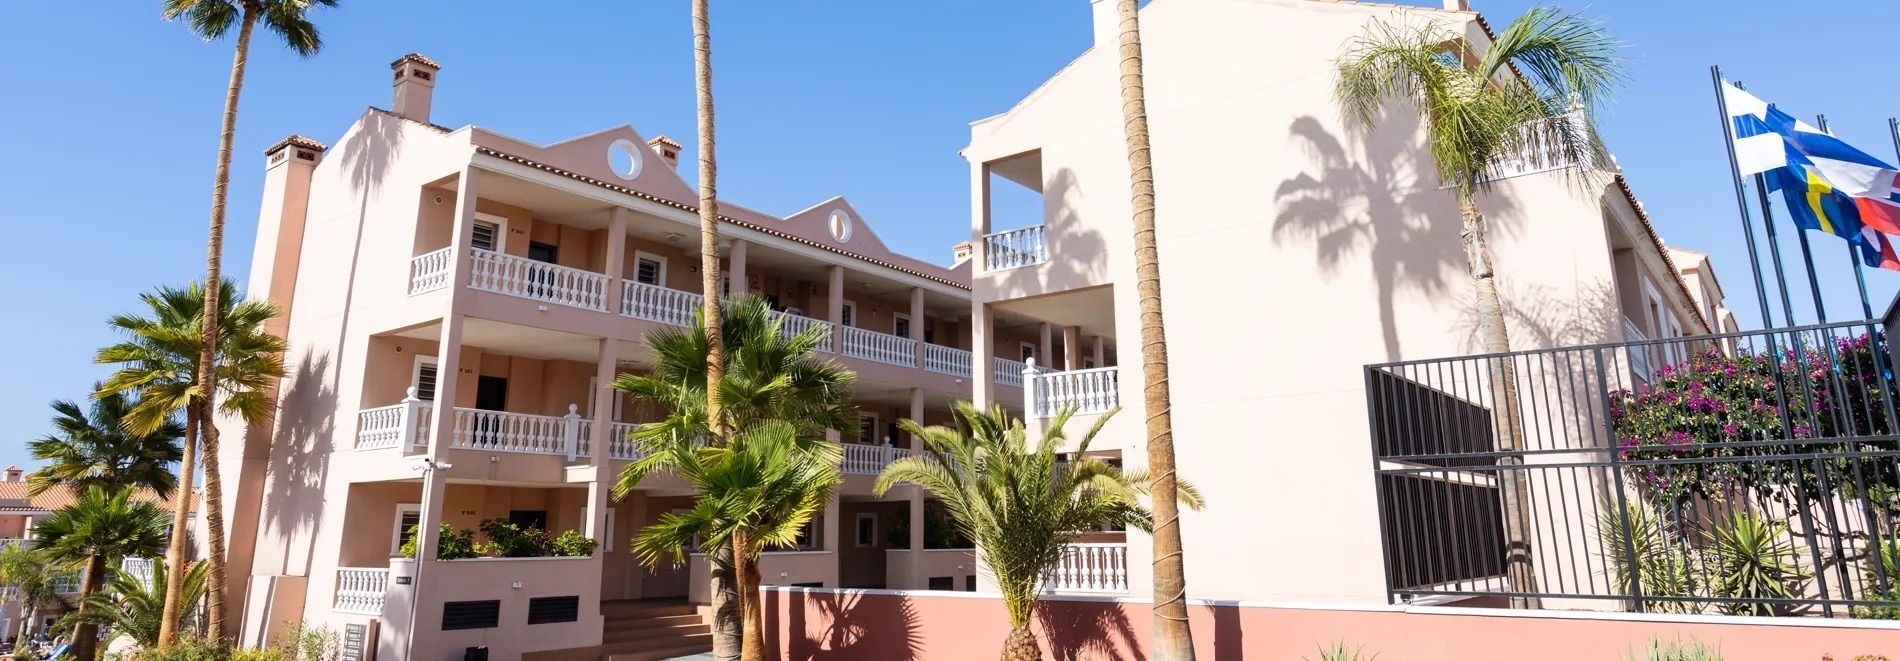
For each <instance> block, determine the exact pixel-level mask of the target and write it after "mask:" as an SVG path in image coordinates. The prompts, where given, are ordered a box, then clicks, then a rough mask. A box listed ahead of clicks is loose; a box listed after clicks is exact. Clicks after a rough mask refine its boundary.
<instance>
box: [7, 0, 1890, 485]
mask: <svg viewBox="0 0 1900 661" xmlns="http://www.w3.org/2000/svg"><path fill="white" fill-rule="evenodd" d="M1158 1H1161V2H1193V1H1195V0H1158ZM343 4H344V6H343V7H341V8H338V9H335V10H328V11H324V12H320V13H318V14H317V15H316V19H317V20H318V21H319V22H320V23H321V25H322V26H323V29H324V35H325V38H326V41H327V42H328V46H327V48H326V49H325V51H324V53H323V54H322V55H320V56H318V57H317V58H315V59H312V60H299V59H297V58H296V57H294V56H293V55H290V54H289V53H287V52H286V51H285V50H284V49H283V48H281V46H279V45H278V44H276V43H274V42H273V41H271V38H270V37H268V36H265V35H262V34H260V35H259V38H258V40H257V43H256V45H255V46H254V48H253V51H254V52H253V54H252V57H251V65H250V77H249V81H248V84H247V86H246V87H245V93H244V103H243V107H242V115H241V118H240V122H239V127H238V135H237V149H236V158H235V163H234V173H233V176H232V181H231V184H232V197H231V209H232V213H231V219H230V227H229V232H228V233H227V235H226V241H227V244H226V254H227V256H228V259H227V261H226V269H227V272H228V273H231V274H233V275H235V276H237V277H240V278H241V277H243V276H244V275H245V274H247V273H248V272H249V261H250V251H251V244H252V240H253V235H254V229H255V228H254V225H255V219H256V213H257V209H258V204H259V201H258V192H259V182H260V179H261V177H262V174H263V167H262V166H263V158H262V155H261V151H262V149H263V148H264V147H265V146H266V145H269V144H270V143H272V142H275V141H276V140H278V139H280V138H282V137H284V136H285V135H288V134H291V133H302V134H305V135H309V136H311V137H314V138H316V139H319V140H324V141H332V140H334V139H335V138H336V137H337V135H338V133H339V132H341V131H342V130H343V129H344V128H345V127H346V125H347V123H348V122H349V121H350V120H351V119H352V118H354V117H355V116H356V115H357V114H358V113H360V112H361V111H362V109H363V108H364V106H367V105H371V104H375V105H380V106H387V104H388V98H389V93H390V91H389V74H388V69H387V65H388V63H389V62H390V60H393V59H395V57H396V56H398V55H400V54H402V53H405V52H409V51H417V52H421V53H424V54H426V55H429V56H430V57H433V58H435V59H437V60H439V61H441V62H442V63H443V64H444V66H445V69H444V71H443V73H442V75H441V79H440V87H438V88H437V91H436V99H435V120H436V122H438V123H441V124H446V125H449V126H461V125H465V124H470V123H478V124H481V125H483V126H486V127H488V128H492V129H495V130H498V131H502V132H504V133H507V134H510V135H513V136H517V137H520V138H523V139H526V140H530V141H541V142H550V141H556V140H560V139H564V138H568V137H572V136H576V135H580V134H584V133H588V132H592V131H595V130H598V129H601V128H605V127H609V126H614V125H618V124H622V123H631V124H633V125H634V126H636V127H638V128H639V129H640V130H641V131H642V132H643V133H645V134H647V135H649V136H651V135H656V134H666V135H670V136H673V137H675V138H676V139H678V140H679V141H680V142H682V143H686V144H688V145H691V144H693V142H694V140H693V114H692V113H693V95H692V60H691V50H690V46H691V37H690V26H689V23H688V19H687V6H688V5H687V3H686V2H685V1H684V0H667V1H660V0H643V1H639V2H604V1H603V2H590V3H582V2H572V3H552V4H558V5H559V6H560V8H561V11H549V10H546V9H543V8H542V7H541V6H540V5H542V4H543V3H501V2H450V1H447V0H434V1H419V0H416V1H411V0H374V1H372V0H344V2H343ZM1530 4H1532V3H1531V2H1529V1H1528V0H1496V1H1490V2H1485V1H1483V0H1480V1H1479V3H1478V9H1480V10H1483V11H1485V12H1486V14H1487V16H1489V17H1490V19H1491V20H1492V22H1493V24H1494V25H1497V26H1500V27H1501V26H1502V25H1503V24H1504V23H1505V22H1507V21H1509V20H1510V18H1512V17H1514V16H1516V15H1517V14H1518V13H1519V12H1521V11H1523V9H1524V8H1526V7H1528V6H1529V5H1530ZM1827 5H1828V11H1827V12H1826V13H1824V14H1822V15H1818V16H1808V17H1807V19H1809V20H1818V21H1823V22H1824V23H1825V26H1826V28H1825V30H1815V29H1809V30H1805V31H1802V32H1789V33H1777V32H1776V28H1777V27H1778V23H1777V21H1776V19H1775V18H1774V17H1773V16H1770V15H1769V14H1767V13H1765V12H1753V11H1743V10H1740V9H1738V6H1739V5H1738V3H1734V2H1717V1H1715V0H1666V1H1659V0H1603V1H1600V2H1597V3H1595V4H1594V5H1592V6H1590V7H1589V8H1588V12H1589V13H1591V14H1593V15H1597V16H1601V17H1604V18H1606V19H1608V20H1609V21H1610V23H1611V29H1612V30H1613V31H1614V32H1615V33H1616V34H1617V35H1618V36H1619V37H1620V38H1622V39H1623V40H1625V41H1627V42H1628V43H1629V49H1628V53H1629V55H1630V57H1631V58H1632V62H1631V70H1632V74H1633V80H1632V82H1631V85H1630V87H1629V89H1628V90H1627V91H1626V93H1624V94H1623V95H1622V96H1621V97H1620V100H1619V101H1618V102H1617V104H1616V105H1615V107H1613V108H1611V109H1610V111H1609V113H1608V114H1607V115H1606V116H1605V117H1604V121H1603V122H1602V128H1603V131H1604V132H1605V134H1606V137H1607V140H1608V141H1609V144H1610V147H1611V150H1612V151H1613V152H1615V154H1616V155H1617V156H1618V158H1619V160H1620V162H1621V164H1622V165H1623V167H1624V168H1625V170H1626V171H1627V172H1628V174H1629V175H1630V177H1631V179H1632V181H1633V183H1634V186H1635V188H1636V192H1637V194H1638V195H1639V196H1640V197H1641V198H1642V200H1643V201H1644V202H1645V203H1646V205H1647V208H1648V210H1649V211H1650V214H1651V216H1652V217H1653V218H1654V219H1655V220H1656V223H1657V225H1658V229H1659V231H1660V232H1661V233H1662V235H1663V236H1664V237H1665V238H1666V239H1667V240H1668V241H1670V242H1671V243H1674V244H1678V245H1682V246H1685V247H1691V248H1696V249H1701V250H1705V251H1707V252H1709V253H1711V254H1712V255H1713V256H1714V258H1715V260H1716V263H1717V268H1718V270H1719V272H1720V273H1721V275H1722V277H1723V279H1724V285H1726V286H1727V289H1728V300H1729V303H1730V305H1731V306H1732V307H1734V308H1736V309H1737V311H1738V315H1739V316H1740V317H1741V319H1742V323H1743V325H1744V326H1747V327H1754V326H1756V325H1757V323H1758V319H1759V317H1758V316H1757V313H1756V312H1755V308H1756V305H1755V303H1754V296H1753V293H1752V285H1751V284H1750V282H1751V281H1750V279H1749V277H1748V270H1747V256H1746V253H1745V252H1744V251H1743V247H1742V238H1741V233H1740V230H1739V229H1738V226H1737V222H1736V214H1735V205H1734V196H1733V192H1732V190H1731V189H1730V184H1729V178H1728V176H1727V175H1726V174H1725V172H1726V167H1727V165H1726V162H1725V160H1724V159H1725V157H1724V155H1723V151H1722V147H1721V143H1720V140H1719V137H1718V136H1719V133H1718V131H1719V129H1718V128H1717V125H1716V124H1715V110H1714V107H1713V102H1712V97H1711V91H1710V85H1709V78H1708V67H1709V65H1711V64H1718V63H1719V64H1721V65H1722V66H1723V67H1725V68H1726V69H1727V70H1728V71H1729V72H1730V75H1731V77H1732V78H1737V79H1740V80H1744V81H1746V82H1747V83H1748V85H1749V88H1750V89H1751V90H1752V91H1754V92H1756V93H1757V94H1758V95H1760V96H1762V97H1763V98H1766V99H1768V100H1769V101H1772V102H1776V103H1779V104H1781V105H1782V106H1783V107H1784V108H1786V109H1788V110H1789V111H1791V112H1793V113H1795V114H1797V115H1801V116H1804V117H1805V116H1809V115H1812V114H1814V113H1817V112H1824V113H1827V114H1828V116H1829V119H1830V120H1832V122H1833V125H1834V129H1835V131H1836V132H1837V133H1839V134H1841V135H1843V136H1845V137H1846V138H1847V139H1848V140H1850V141H1852V142H1854V143H1856V144H1859V145H1862V148H1863V149H1866V150H1867V151H1870V152H1872V153H1874V154H1876V155H1879V156H1881V157H1883V158H1890V157H1891V156H1892V148H1891V146H1890V143H1889V140H1888V137H1887V133H1886V129H1885V118H1887V117H1888V116H1891V115H1896V114H1900V88H1897V87H1896V86H1894V85H1890V84H1885V82H1884V80H1885V77H1884V76H1883V75H1882V73H1883V72H1885V71H1887V69H1888V68H1890V67H1887V66H1886V65H1885V64H1884V63H1885V62H1887V61H1889V60H1890V59H1891V58H1892V56H1893V52H1892V50H1891V49H1890V48H1883V47H1882V45H1883V44H1890V43H1891V37H1892V26H1893V14H1892V10H1891V7H1890V6H1888V3H1887V2H1885V1H1883V0H1831V1H1830V2H1828V3H1827ZM158 6H159V3H158V2H157V0H120V1H118V2H110V3H83V2H41V3H27V4H22V5H19V6H15V7H10V8H9V11H8V12H7V16H6V18H4V19H0V90H3V91H0V155H3V156H4V158H0V203H3V204H0V209H4V213H5V214H6V216H7V217H6V220H5V227H6V228H7V229H8V232H7V236H10V237H12V240H9V241H4V242H0V275H3V276H4V281H5V282H6V283H7V286H8V289H9V294H10V295H11V296H12V297H13V302H12V304H10V305H9V306H8V308H9V309H11V310H13V312H12V313H10V314H9V315H7V318H6V321H5V322H4V324H0V330H3V332H4V339H5V340H6V346H7V347H9V348H10V350H11V353H12V355H11V356H10V357H9V365H10V367H11V368H12V369H11V370H10V372H11V373H10V375H9V377H10V378H7V379H5V380H3V381H0V463H8V462H12V463H22V464H25V463H27V461H28V457H27V456H26V453H25V450H24V442H25V441H26V440H28V439H30V438H33V437H36V436H39V435H41V434H44V433H45V431H46V429H47V419H48V409H47V406H46V405H47V402H49V401H50V400H52V399H54V398H81V397H84V396H85V394H86V393H87V392H88V388H89V384H90V383H92V382H93V381H94V380H96V379H98V378H100V377H101V376H103V374H104V370H102V369H101V368H99V367H96V366H94V365H92V364H91V356H92V353H93V351H94V350H95V349H96V348H97V347H99V346H101V345H103V344H106V343H108V342H110V341H111V340H113V339H114V337H113V335H112V334H111V333H110V332H108V331H107V329H106V328H105V326H104V320H105V318H106V316H107V315H109V314H112V313H115V312H120V311H126V310H129V309H132V308H133V307H134V306H135V305H136V300H135V297H136V295H137V294H138V293H139V292H141V291H145V290H148V289H150V288H151V287H153V286H155V285H157V284H161V283H166V284H182V283H184V282H186V281H188V280H190V279H191V278H193V277H199V276H201V275H202V271H201V269H202V264H203V258H204V248H203V242H204V226H205V219H206V213H207V208H208V203H209V184H210V180H211V170H212V164H213V156H214V153H215V150H216V139H217V129H218V111H219V105H220V103H221V102H222V100H223V92H224V85H225V81H226V78H227V75H228V72H229V65H230V59H231V54H230V49H231V44H230V43H229V42H223V43H212V44H207V43H204V42H201V41H199V40H198V39H196V38H194V37H192V36H191V35H189V34H188V33H187V32H186V31H185V29H184V28H183V27H182V26H179V25H175V24H167V23H164V22H162V21H160V20H159V18H158ZM550 6H551V5H550ZM1574 6H1581V5H1574ZM531 7H532V8H531ZM714 20H715V27H714V29H715V34H714V37H715V42H714V44H715V52H716V59H715V74H716V85H717V87H716V92H717V95H718V101H719V108H718V110H719V115H718V118H719V128H720V133H719V143H720V146H721V149H720V175H721V176H720V185H721V188H722V191H723V192H725V193H726V196H727V197H728V198H729V199H732V200H733V201H736V202H740V203H744V204H746V205H748V206H752V207H755V208H758V209H761V210H765V211H768V212H777V213H787V212H790V211H795V210H798V209H802V208H804V207H806V206H808V205H810V204H812V203H814V202H817V201H819V200H822V199H824V198H827V197H829V196H831V195H834V194H844V195H847V196H849V197H850V198H851V200H852V202H853V203H854V204H855V205H856V206H857V208H858V209H859V210H860V211H861V212H862V213H864V214H865V216H866V217H867V218H868V219H869V220H870V222H872V223H874V224H875V225H876V226H877V227H878V229H879V231H880V234H881V235H882V236H883V238H884V239H885V240H886V241H888V242H890V243H891V244H893V246H894V247H895V248H897V249H898V250H900V251H904V252H907V253H909V254H913V255H917V256H920V257H923V258H926V259H931V260H935V261H948V256H949V250H950V246H951V245H952V244H954V243H956V242H958V241H960V240H963V239H964V238H966V237H967V229H966V227H967V222H968V208H969V205H968V190H967V185H968V184H967V181H968V179H967V176H968V175H967V173H968V170H967V165H966V164H965V163H964V161H963V160H962V159H961V158H960V157H959V156H958V155H957V153H956V152H957V149H959V148H960V147H962V146H963V145H964V144H965V143H966V141H967V137H968V128H967V123H968V122H970V121H972V120H976V119H980V118H982V117H986V116H989V115H992V114H995V113H998V112H1001V111H1003V110H1006V109H1007V108H1008V107H1009V105H1010V104H1012V103H1013V102H1015V101H1016V100H1017V99H1019V98H1020V97H1021V96H1022V95H1023V94H1025V93H1026V92H1028V91H1029V90H1031V89H1032V88H1034V87H1035V86H1036V85H1037V84H1039V83H1040V82H1041V81H1042V80H1043V79H1045V78H1046V77H1047V76H1048V75H1049V74H1051V73H1053V72H1054V71H1056V70H1057V69H1059V68H1060V67H1062V66H1063V65H1064V64H1065V63H1067V62H1068V61H1069V60H1070V59H1071V58H1073V57H1074V56H1075V55H1076V54H1077V53H1080V52H1081V51H1082V50H1083V49H1084V48H1086V47H1087V46H1088V42H1089V40H1090V27H1089V10H1088V3H1087V2H1086V0H965V1H963V2H890V1H888V0H831V1H829V2H816V3H807V2H764V1H755V0H718V1H717V2H715V14H714ZM1783 23H1785V21H1784V22H1783ZM1810 40H1811V41H1810ZM1316 56H1318V57H1330V56H1331V54H1316ZM1827 63H1845V64H1846V65H1848V66H1852V67H1853V68H1847V69H1830V68H1829V67H1828V66H1826V64H1827ZM1157 148H1158V149H1165V148H1166V146H1165V145H1157ZM685 156H686V158H688V159H690V158H691V157H692V155H691V154H690V153H689V154H686V155H685ZM1161 204H1162V207H1161V213H1162V214H1163V215H1162V219H1163V220H1162V222H1166V213H1167V211H1166V209H1167V207H1166V205H1167V201H1166V200H1165V199H1163V200H1162V201H1161ZM1789 243H1790V245H1789V246H1788V248H1789V250H1790V251H1792V250H1793V247H1792V241H1790V242H1789ZM1817 247H1818V248H1819V249H1820V250H1821V252H1822V254H1823V255H1824V256H1826V257H1827V258H1828V259H1829V261H1828V262H1827V266H1828V267H1830V268H1828V269H1827V272H1826V273H1824V274H1823V278H1824V280H1825V283H1824V287H1825V288H1826V289H1827V290H1828V293H1827V295H1826V297H1825V298H1826V300H1827V302H1828V304H1829V308H1830V312H1832V313H1833V315H1832V316H1833V317H1834V318H1839V317H1840V316H1841V315H1843V314H1845V313H1848V312H1850V311H1851V310H1853V309H1855V308H1858V305H1859V304H1858V297H1857V296H1856V295H1855V294H1854V292H1853V289H1852V287H1853V285H1852V276H1851V274H1850V272H1849V271H1848V270H1847V269H1846V268H1845V266H1844V265H1842V263H1841V262H1842V261H1844V257H1843V256H1842V255H1844V251H1845V249H1844V248H1843V247H1841V244H1840V243H1839V242H1838V241H1836V240H1833V239H1827V238H1819V239H1817ZM1869 280H1870V285H1871V286H1872V289H1873V291H1874V297H1875V300H1876V304H1875V305H1876V314H1879V313H1880V311H1881V310H1883V309H1884V307H1885V305H1884V303H1885V301H1888V300H1890V299H1891V298H1892V297H1893V294H1894V292H1895V290H1896V288H1900V274H1897V273H1890V272H1870V273H1869ZM1797 307H1798V308H1800V309H1801V310H1802V311H1803V312H1801V313H1800V318H1801V320H1803V321H1808V320H1811V319H1812V312H1811V310H1812V308H1811V306H1810V305H1809V304H1808V303H1807V301H1806V298H1805V296H1804V295H1803V297H1802V298H1801V300H1800V301H1799V302H1798V303H1797Z"/></svg>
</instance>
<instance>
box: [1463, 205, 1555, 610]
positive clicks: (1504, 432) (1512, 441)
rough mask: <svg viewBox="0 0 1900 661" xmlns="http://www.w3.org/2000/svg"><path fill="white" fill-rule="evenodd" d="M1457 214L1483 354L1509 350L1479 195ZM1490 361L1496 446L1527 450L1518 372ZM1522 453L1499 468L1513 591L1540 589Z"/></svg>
mask: <svg viewBox="0 0 1900 661" xmlns="http://www.w3.org/2000/svg"><path fill="white" fill-rule="evenodd" d="M1458 216H1459V221H1460V224H1461V228H1460V232H1459V236H1460V238H1461V239H1462V241H1463V243H1464V248H1465V268H1466V269H1467V270H1468V271H1469V273H1470V275H1471V284H1472V288H1473V289H1475V290H1476V294H1477V313H1478V343H1479V345H1480V347H1481V348H1482V350H1483V351H1484V352H1485V353H1489V354H1501V353H1507V352H1509V351H1510V350H1511V336H1510V331H1509V329H1508V328H1506V326H1505V323H1504V303H1503V302H1502V301H1501V300H1499V298H1498V284H1497V274H1496V273H1495V272H1494V271H1493V269H1492V267H1491V242H1490V240H1489V239H1488V238H1487V236H1486V226H1485V220H1484V211H1483V210H1482V209H1479V208H1478V203H1477V201H1476V200H1474V199H1472V198H1471V196H1470V194H1468V193H1465V194H1461V195H1460V201H1459V205H1458ZM1489 362H1490V365H1489V368H1490V372H1491V392H1492V393H1494V395H1493V400H1494V408H1495V409H1496V411H1495V412H1494V413H1495V416H1496V419H1497V428H1498V451H1500V452H1506V453H1510V452H1518V451H1521V450H1523V446H1524V434H1523V428H1522V427H1521V426H1520V425H1519V424H1518V408H1517V407H1518V403H1517V374H1516V371H1517V370H1516V367H1515V366H1514V365H1513V364H1512V362H1511V359H1510V358H1494V359H1492V360H1491V361H1489ZM1523 464H1524V458H1523V457H1522V456H1518V455H1508V454H1507V455H1505V456H1502V457H1499V459H1498V466H1499V468H1498V470H1499V471H1500V472H1502V473H1508V475H1507V476H1506V477H1507V479H1503V480H1499V481H1498V485H1499V486H1500V487H1501V489H1500V493H1499V496H1500V499H1501V500H1502V506H1503V508H1504V545H1505V551H1504V562H1505V570H1506V575H1507V576H1508V577H1509V579H1510V581H1511V586H1510V587H1511V591H1512V592H1518V593H1526V594H1528V593H1534V592H1536V591H1537V573H1536V571H1534V568H1533V567H1532V564H1531V557H1532V551H1531V534H1532V529H1531V515H1530V505H1529V504H1528V503H1527V502H1525V496H1526V495H1527V494H1529V493H1530V476H1529V475H1527V474H1526V473H1527V471H1525V470H1524V469H1523V468H1522V466H1523ZM1511 605H1512V606H1513V607H1515V608H1538V607H1539V606H1540V601H1539V600H1538V599H1537V598H1536V597H1531V596H1519V597H1513V598H1512V599H1511Z"/></svg>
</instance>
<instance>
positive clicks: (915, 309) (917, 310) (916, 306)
mask: <svg viewBox="0 0 1900 661" xmlns="http://www.w3.org/2000/svg"><path fill="white" fill-rule="evenodd" d="M910 340H911V341H912V342H914V343H916V346H914V347H912V348H914V349H916V350H917V358H916V361H917V369H923V368H924V288H923V287H911V288H910ZM912 419H913V420H914V419H915V418H912Z"/></svg>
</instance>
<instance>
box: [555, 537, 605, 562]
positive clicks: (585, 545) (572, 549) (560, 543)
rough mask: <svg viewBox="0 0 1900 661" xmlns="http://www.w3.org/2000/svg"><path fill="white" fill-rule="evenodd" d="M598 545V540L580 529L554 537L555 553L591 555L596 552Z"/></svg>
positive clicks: (561, 554) (575, 555)
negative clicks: (595, 548)
mask: <svg viewBox="0 0 1900 661" xmlns="http://www.w3.org/2000/svg"><path fill="white" fill-rule="evenodd" d="M597 545H598V542H595V541H594V540H593V538H591V537H588V536H586V535H583V534H581V533H580V531H578V530H569V531H567V532H564V533H561V535H560V536H559V537H555V538H554V554H555V555H558V556H566V557H585V556H590V555H593V554H594V547H595V546H597Z"/></svg>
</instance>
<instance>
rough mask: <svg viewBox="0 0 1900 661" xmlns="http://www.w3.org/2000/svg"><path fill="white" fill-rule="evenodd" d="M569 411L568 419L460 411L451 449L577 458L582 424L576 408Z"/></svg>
mask: <svg viewBox="0 0 1900 661" xmlns="http://www.w3.org/2000/svg"><path fill="white" fill-rule="evenodd" d="M567 409H568V410H567V415H566V416H552V415H528V414H525V413H505V412H502V411H485V410H481V409H465V408H459V407H458V408H456V409H455V427H454V431H453V432H452V433H453V436H451V437H450V439H449V447H452V448H458V449H464V450H482V451H487V452H520V453H524V454H558V455H566V456H568V457H575V456H578V455H579V451H580V429H581V422H582V420H581V416H580V414H579V413H576V412H575V409H576V407H575V406H574V405H571V404H570V405H568V407H567Z"/></svg>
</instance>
